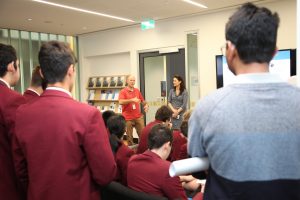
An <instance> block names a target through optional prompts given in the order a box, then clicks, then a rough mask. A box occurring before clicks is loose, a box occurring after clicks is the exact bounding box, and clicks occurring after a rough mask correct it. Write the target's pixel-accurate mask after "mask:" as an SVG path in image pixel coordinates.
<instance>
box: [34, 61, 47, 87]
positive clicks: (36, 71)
mask: <svg viewBox="0 0 300 200" xmlns="http://www.w3.org/2000/svg"><path fill="white" fill-rule="evenodd" d="M40 69H41V67H40V66H36V67H35V68H34V69H33V71H32V74H31V83H30V85H32V86H35V87H40V86H41V87H42V88H43V90H45V89H46V87H47V83H46V81H45V79H43V78H42V76H41V74H40Z"/></svg>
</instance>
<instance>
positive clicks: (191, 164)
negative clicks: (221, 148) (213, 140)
mask: <svg viewBox="0 0 300 200" xmlns="http://www.w3.org/2000/svg"><path fill="white" fill-rule="evenodd" d="M208 167H209V162H208V158H198V157H195V158H188V159H184V160H177V161H174V162H172V164H171V165H170V168H169V174H170V176H171V177H174V176H180V175H186V174H191V173H194V172H199V171H204V170H207V169H208Z"/></svg>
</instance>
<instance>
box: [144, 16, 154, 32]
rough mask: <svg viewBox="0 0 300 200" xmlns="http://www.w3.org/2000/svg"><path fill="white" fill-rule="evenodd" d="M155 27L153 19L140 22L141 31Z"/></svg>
mask: <svg viewBox="0 0 300 200" xmlns="http://www.w3.org/2000/svg"><path fill="white" fill-rule="evenodd" d="M154 27H155V21H154V20H153V19H150V20H147V21H143V22H141V29H142V30H146V29H151V28H154Z"/></svg>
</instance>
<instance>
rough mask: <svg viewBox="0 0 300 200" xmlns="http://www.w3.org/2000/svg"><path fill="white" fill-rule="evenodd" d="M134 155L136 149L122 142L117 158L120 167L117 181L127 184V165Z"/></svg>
mask: <svg viewBox="0 0 300 200" xmlns="http://www.w3.org/2000/svg"><path fill="white" fill-rule="evenodd" d="M132 155H134V151H133V150H132V149H130V148H129V147H128V146H126V145H125V144H123V143H122V144H120V146H119V148H118V150H117V152H116V154H115V159H116V163H117V167H118V175H117V181H119V182H121V183H122V184H123V185H125V186H127V165H128V160H129V159H130V157H131V156H132Z"/></svg>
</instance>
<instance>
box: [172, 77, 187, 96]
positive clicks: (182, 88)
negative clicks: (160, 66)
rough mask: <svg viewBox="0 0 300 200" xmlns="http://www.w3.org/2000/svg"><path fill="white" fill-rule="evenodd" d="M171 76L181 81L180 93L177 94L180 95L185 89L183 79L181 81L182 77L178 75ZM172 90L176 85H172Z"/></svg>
mask: <svg viewBox="0 0 300 200" xmlns="http://www.w3.org/2000/svg"><path fill="white" fill-rule="evenodd" d="M173 78H176V79H177V80H178V81H181V82H180V93H179V95H181V94H182V93H183V91H184V90H185V84H184V81H183V78H182V77H181V76H179V75H174V76H173ZM173 88H174V90H176V87H173Z"/></svg>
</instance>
